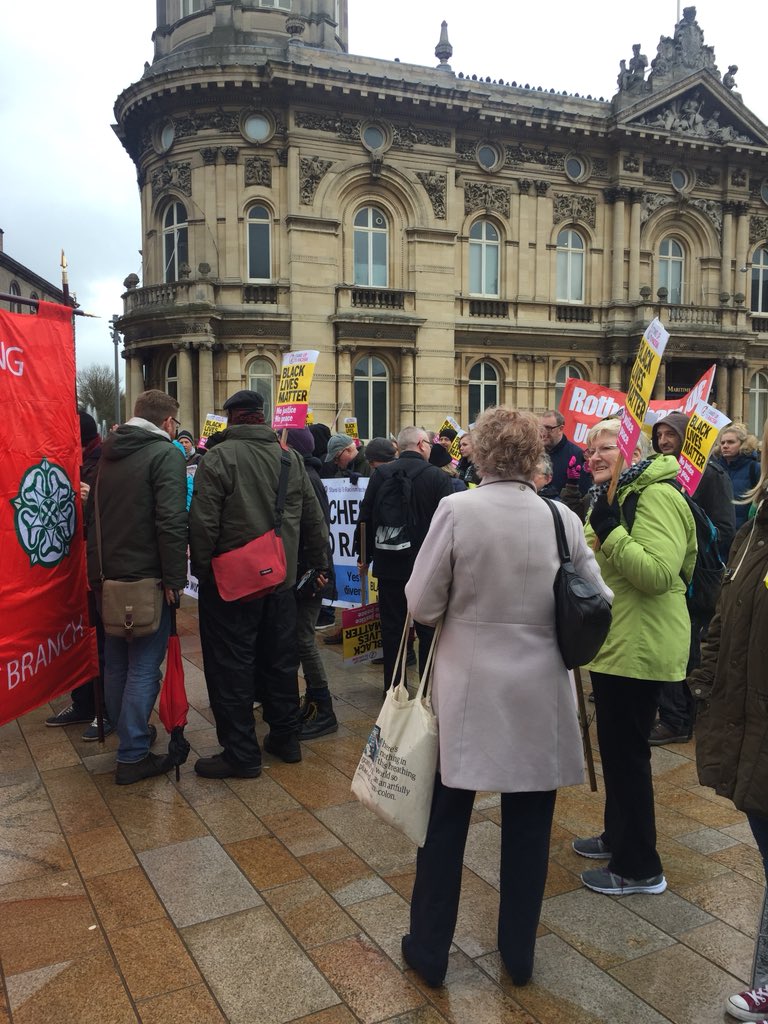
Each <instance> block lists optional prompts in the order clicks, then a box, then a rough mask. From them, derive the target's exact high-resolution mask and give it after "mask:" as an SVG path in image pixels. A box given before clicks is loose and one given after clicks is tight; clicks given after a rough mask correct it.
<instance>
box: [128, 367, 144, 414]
mask: <svg viewBox="0 0 768 1024" xmlns="http://www.w3.org/2000/svg"><path fill="white" fill-rule="evenodd" d="M125 358H126V359H127V360H128V372H127V373H126V375H125V383H126V391H125V416H126V419H129V418H130V417H131V416H133V406H134V403H135V402H136V399H137V398H138V396H139V395H140V394H141V392H142V391H143V390H144V365H143V363H142V361H141V356H140V355H139V354H138V353H137V352H135V353H132V354H130V355H128V354H126V357H125Z"/></svg>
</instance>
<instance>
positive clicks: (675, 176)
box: [669, 167, 689, 192]
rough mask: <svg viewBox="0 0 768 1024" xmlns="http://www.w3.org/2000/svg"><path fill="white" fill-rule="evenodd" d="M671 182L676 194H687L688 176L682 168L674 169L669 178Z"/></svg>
mask: <svg viewBox="0 0 768 1024" xmlns="http://www.w3.org/2000/svg"><path fill="white" fill-rule="evenodd" d="M669 180H670V181H671V183H672V188H673V189H674V190H675V191H676V192H685V190H686V189H687V188H688V182H689V179H688V175H687V174H686V172H685V171H684V170H682V169H681V168H680V167H674V168H673V169H672V173H671V174H670V176H669Z"/></svg>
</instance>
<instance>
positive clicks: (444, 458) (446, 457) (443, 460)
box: [429, 444, 453, 469]
mask: <svg viewBox="0 0 768 1024" xmlns="http://www.w3.org/2000/svg"><path fill="white" fill-rule="evenodd" d="M429 461H430V463H431V464H432V465H433V466H437V468H438V469H442V468H443V466H450V464H451V463H452V462H453V459H452V458H451V453H450V452H449V451H448V450H447V449H446V448H443V446H442V445H441V444H433V445H432V451H431V452H430V453H429Z"/></svg>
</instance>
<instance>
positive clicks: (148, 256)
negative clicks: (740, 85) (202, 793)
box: [115, 0, 768, 437]
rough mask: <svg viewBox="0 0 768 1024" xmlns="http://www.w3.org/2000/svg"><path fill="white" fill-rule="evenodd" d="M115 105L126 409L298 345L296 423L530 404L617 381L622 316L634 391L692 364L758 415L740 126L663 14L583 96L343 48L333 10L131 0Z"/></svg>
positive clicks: (762, 364)
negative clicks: (134, 250)
mask: <svg viewBox="0 0 768 1024" xmlns="http://www.w3.org/2000/svg"><path fill="white" fill-rule="evenodd" d="M157 8H158V19H157V21H158V25H157V30H156V32H155V36H154V39H155V58H154V61H153V63H152V65H151V66H150V65H147V66H146V67H145V71H144V75H143V76H142V78H141V79H140V80H139V81H138V82H137V83H136V84H135V85H132V86H130V87H129V88H128V89H126V90H125V92H123V93H122V95H121V96H120V97H119V98H118V100H117V104H116V107H115V112H116V119H117V125H116V131H117V133H118V135H119V137H120V139H121V140H122V142H123V145H124V146H125V148H126V150H127V152H128V153H129V155H130V156H131V158H132V159H133V161H134V163H135V165H136V168H137V171H138V182H139V188H140V192H141V210H142V230H143V260H144V266H143V280H141V281H140V280H139V278H138V277H136V276H135V275H132V276H131V277H129V278H128V279H127V280H126V288H127V291H126V293H125V296H124V303H125V309H124V314H123V316H122V317H121V318H120V321H119V328H120V330H121V331H122V332H123V335H124V342H125V353H124V354H125V357H126V359H127V361H128V364H129V372H127V373H126V378H127V390H128V395H129V399H130V397H132V396H133V395H135V394H136V392H137V391H139V390H141V389H142V388H143V387H145V386H150V387H163V388H168V389H170V390H171V391H174V392H175V393H176V394H177V395H178V397H179V399H180V401H181V404H182V414H183V416H184V419H185V421H186V422H188V423H189V422H191V421H195V422H199V421H200V420H201V418H202V417H204V416H205V414H206V412H208V411H210V410H212V409H217V410H218V409H220V408H221V406H222V403H223V401H224V399H225V398H226V396H227V394H229V393H231V392H232V391H234V390H236V389H238V388H240V387H243V386H250V387H255V388H258V389H259V390H262V391H264V392H265V393H266V394H267V395H268V396H269V398H270V399H271V398H273V396H274V392H275V382H276V374H277V372H278V369H279V366H280V357H281V353H282V352H283V351H284V350H286V349H288V348H294V349H302V348H317V349H319V350H320V362H319V365H318V370H317V373H316V375H315V382H314V384H313V392H312V400H313V401H312V404H313V407H314V413H315V417H316V419H318V420H321V421H325V422H330V421H331V420H333V418H334V416H335V414H336V411H337V410H338V409H339V408H342V410H343V411H342V415H352V414H354V415H356V416H357V417H358V420H359V423H360V432H361V435H362V436H364V437H366V436H372V435H374V434H384V433H387V432H389V431H393V432H396V431H397V430H398V429H399V427H400V426H401V425H402V424H404V423H409V422H414V421H415V422H417V423H421V424H424V425H427V426H432V427H434V426H436V425H437V424H438V423H439V422H441V421H442V419H443V417H444V415H445V414H446V413H452V414H454V415H455V416H456V417H457V418H458V419H459V420H460V422H462V423H464V424H466V423H467V422H469V421H471V420H472V419H474V417H475V416H476V415H477V412H478V411H479V410H480V409H481V408H483V407H484V406H485V405H486V404H490V403H494V402H507V403H510V404H514V405H517V406H519V407H521V408H529V409H543V408H546V407H550V406H552V405H554V404H555V403H556V401H557V400H558V397H559V390H560V387H561V386H562V383H563V382H564V380H565V379H566V377H567V376H568V375H571V376H573V375H578V376H581V377H584V378H588V379H591V380H595V381H600V382H603V383H606V384H610V385H612V386H615V387H622V386H623V385H624V384H625V383H626V377H627V374H628V371H629V367H630V365H631V362H632V360H633V358H634V354H635V352H636V350H637V345H638V341H639V338H640V336H641V333H642V330H643V327H644V325H645V324H646V323H647V322H648V321H649V320H651V319H652V318H653V317H654V316H659V317H660V318H661V320H662V321H663V322H664V323H665V324H666V325H667V326H668V327H669V329H670V331H671V333H672V341H671V342H670V345H669V348H668V355H667V358H666V361H665V364H664V367H663V371H662V374H661V376H660V379H659V382H658V385H657V395H658V396H659V397H661V396H663V395H664V394H666V395H667V396H672V395H675V394H677V393H681V392H683V391H685V390H687V389H688V388H689V387H690V385H691V384H692V383H693V382H695V380H696V379H697V378H698V376H699V375H700V373H701V372H702V371H703V369H704V368H706V367H707V366H708V365H710V364H711V363H712V362H713V361H715V362H717V367H718V369H717V376H716V395H715V396H713V397H715V398H716V400H717V402H718V404H719V405H720V406H721V407H722V408H724V409H726V410H727V411H728V412H729V413H730V414H731V416H733V417H734V418H741V417H742V416H744V417H747V418H748V420H749V422H750V424H751V425H752V426H753V428H755V427H757V425H758V423H759V424H761V423H762V420H763V419H764V418H765V417H766V415H767V414H768V164H767V163H766V157H767V155H768V129H766V127H765V125H763V124H762V123H761V122H760V121H759V120H758V119H757V118H756V117H755V115H754V114H752V113H751V111H750V110H749V109H748V108H747V107H746V106H745V105H744V103H743V101H742V98H741V96H740V95H739V93H738V92H737V91H736V89H735V80H734V76H735V73H736V71H737V70H738V69H737V68H735V67H733V66H731V67H730V68H729V70H728V72H727V73H726V74H725V75H723V76H721V74H720V72H719V71H718V70H717V67H716V65H715V57H714V52H713V49H712V47H710V46H707V45H705V44H704V37H703V33H702V31H701V29H700V28H699V26H698V24H697V22H696V17H695V15H696V11H695V8H687V9H686V10H685V12H684V16H683V18H682V20H681V21H680V23H679V24H678V25H677V26H675V29H674V34H673V36H662V37H661V39H660V41H659V44H658V48H657V53H656V55H655V56H654V58H653V60H652V61H650V66H649V61H648V59H647V58H646V57H645V56H644V55H643V54H642V53H641V52H640V51H641V47H640V46H639V45H635V46H634V47H633V48H632V52H633V55H632V57H631V58H629V60H628V61H627V60H622V61H621V64H620V71H619V78H618V83H617V86H618V90H617V92H616V95H615V96H614V97H613V98H612V99H611V100H610V101H604V100H603V99H602V98H601V99H599V100H598V99H593V98H592V97H586V98H584V97H580V96H579V95H578V94H575V95H568V94H557V93H555V92H554V91H549V92H547V91H544V90H542V89H540V88H536V89H533V88H530V87H529V86H528V85H520V84H518V83H515V82H511V83H510V82H502V81H491V80H490V79H486V80H484V81H483V80H476V79H475V77H474V76H473V77H472V79H469V78H466V77H464V76H463V75H461V74H457V73H456V72H455V71H454V70H452V68H451V66H450V64H449V63H448V62H449V61H450V59H451V56H452V49H451V46H450V43H449V42H448V37H447V32H446V29H445V26H443V32H442V35H441V39H440V42H439V44H438V46H437V48H436V50H435V53H436V56H437V57H438V59H439V61H440V64H439V65H438V66H437V67H436V68H432V69H430V68H424V67H417V66H414V65H406V64H401V63H399V62H389V61H383V60H374V59H371V58H367V57H361V56H355V55H351V54H349V53H347V0H292V2H291V0H216V2H215V3H213V2H212V0H157Z"/></svg>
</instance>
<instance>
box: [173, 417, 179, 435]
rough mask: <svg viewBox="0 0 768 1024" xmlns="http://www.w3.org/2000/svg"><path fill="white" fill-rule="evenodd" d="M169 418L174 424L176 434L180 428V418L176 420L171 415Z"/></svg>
mask: <svg viewBox="0 0 768 1024" xmlns="http://www.w3.org/2000/svg"><path fill="white" fill-rule="evenodd" d="M171 419H172V420H173V422H174V423H175V424H176V433H177V434H178V432H179V431H180V430H181V422H180V420H177V419H176V417H175V416H171Z"/></svg>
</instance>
